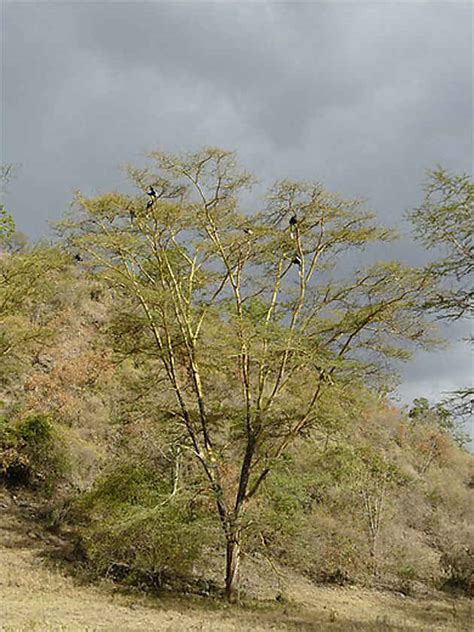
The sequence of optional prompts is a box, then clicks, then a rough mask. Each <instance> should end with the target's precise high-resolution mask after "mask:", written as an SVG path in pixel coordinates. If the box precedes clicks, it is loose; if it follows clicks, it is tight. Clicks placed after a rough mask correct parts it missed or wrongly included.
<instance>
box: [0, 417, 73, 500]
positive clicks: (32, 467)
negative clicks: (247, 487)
mask: <svg viewBox="0 0 474 632" xmlns="http://www.w3.org/2000/svg"><path fill="white" fill-rule="evenodd" d="M68 471H69V458H68V454H67V450H66V447H65V445H64V441H63V439H62V438H61V436H60V434H59V432H58V430H57V428H56V427H55V425H54V423H53V422H52V421H51V420H50V419H49V418H48V417H47V416H46V415H43V414H31V415H29V416H27V417H25V418H23V419H20V420H19V421H16V422H11V423H10V422H8V421H7V420H6V419H5V418H2V419H1V420H0V473H1V475H2V476H3V478H4V479H5V480H6V481H7V482H8V483H10V484H23V485H30V486H33V487H37V488H40V489H42V490H43V491H45V492H52V491H53V490H54V488H55V487H56V485H57V484H58V483H59V482H60V481H61V480H63V479H64V477H65V476H66V474H67V473H68Z"/></svg>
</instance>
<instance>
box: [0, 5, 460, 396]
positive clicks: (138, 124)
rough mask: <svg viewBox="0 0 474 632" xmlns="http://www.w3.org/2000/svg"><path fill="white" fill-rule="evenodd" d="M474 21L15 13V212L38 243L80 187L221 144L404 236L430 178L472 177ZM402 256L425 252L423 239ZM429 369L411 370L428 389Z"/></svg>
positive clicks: (278, 8)
mask: <svg viewBox="0 0 474 632" xmlns="http://www.w3.org/2000/svg"><path fill="white" fill-rule="evenodd" d="M471 12H472V9H471V6H470V4H469V3H459V2H455V3H441V2H427V3H425V2H419V3H418V2H417V3H415V2H412V3H401V2H391V3H382V2H380V3H362V2H352V3H350V2H348V3H338V2H331V3H288V4H282V3H275V4H270V3H248V4H247V3H232V2H219V3H202V2H194V3H180V2H173V3H171V2H170V3H161V2H146V3H145V2H129V3H123V2H105V1H102V2H97V3H77V2H62V3H60V2H55V3H52V2H51V3H48V2H34V3H33V2H32V3H26V2H7V3H4V5H3V75H2V88H3V90H2V107H3V112H2V139H3V141H2V160H4V161H12V162H20V163H22V165H23V167H22V170H21V172H20V175H19V178H18V180H17V182H16V183H12V185H11V186H10V191H11V193H10V195H9V196H8V198H7V200H6V201H7V203H8V207H9V208H10V209H12V211H13V212H14V214H15V217H16V219H17V221H18V225H19V227H20V228H21V229H22V230H24V231H26V232H28V233H29V234H30V235H31V236H33V237H37V236H39V235H41V234H44V233H45V231H46V230H47V225H46V220H47V219H55V218H57V217H58V216H59V215H60V214H61V212H62V211H63V210H65V208H67V206H68V204H69V202H70V200H71V197H72V191H73V190H74V189H76V188H80V189H82V190H84V191H85V192H88V193H90V192H92V193H93V192H98V191H101V190H108V189H111V188H120V187H122V186H123V179H122V176H121V174H120V173H119V172H118V171H117V169H116V167H117V165H118V164H119V163H123V162H126V161H131V162H133V161H137V160H139V159H140V158H141V154H142V152H143V151H145V150H151V149H156V148H163V149H166V150H175V151H181V150H188V149H196V148H198V147H200V146H202V145H204V144H206V145H208V144H210V145H219V146H222V147H225V148H231V149H237V150H239V153H240V157H241V160H242V161H243V162H244V164H245V165H246V166H247V167H248V168H250V169H251V170H253V171H255V172H256V173H257V175H258V176H259V177H261V178H262V179H263V181H264V182H268V181H269V180H271V179H273V178H276V177H283V176H290V177H295V178H313V179H317V180H319V181H322V182H323V183H324V184H325V185H326V186H327V187H328V188H329V189H332V190H335V191H338V192H340V193H342V194H344V195H347V196H355V197H360V196H363V197H367V198H369V206H370V207H371V208H372V209H374V210H376V211H377V213H378V214H379V216H380V217H381V219H382V220H383V221H385V222H387V223H392V224H393V223H400V218H401V216H402V213H403V211H404V210H405V209H406V208H407V207H410V206H414V205H416V204H417V203H418V202H419V200H420V198H421V190H420V184H421V181H422V180H423V178H424V171H425V169H427V168H429V167H433V166H434V165H435V164H436V163H437V162H441V163H442V164H444V165H445V166H447V167H448V168H451V169H453V170H455V171H466V170H470V168H471V156H472V80H471V71H472V67H471V66H472V63H471V49H472V27H471ZM386 252H387V251H385V250H384V254H386ZM390 252H393V254H397V255H398V256H401V257H403V258H404V259H405V260H406V261H409V262H415V261H419V260H420V257H421V256H422V255H421V253H420V251H419V250H418V249H416V248H415V247H414V246H413V244H411V243H410V242H409V241H404V242H402V243H401V244H399V245H398V246H396V248H395V247H394V249H393V250H392V251H390ZM423 357H424V356H423ZM432 357H433V356H430V359H429V360H426V359H425V360H423V362H424V364H423V362H422V361H421V360H420V361H419V362H422V364H421V365H420V364H419V362H418V364H413V365H411V366H412V368H413V367H415V368H416V373H417V374H416V375H415V374H414V373H413V371H415V368H413V371H412V373H411V374H410V377H413V379H414V380H416V381H417V382H418V383H419V384H420V385H421V384H422V382H423V379H424V376H423V375H419V373H420V371H421V370H422V369H420V366H424V367H425V371H426V378H427V380H428V381H430V380H431V378H428V377H427V375H428V367H432V366H434V364H435V363H434V362H433V361H432ZM440 357H441V356H440ZM443 358H445V359H446V358H447V359H446V361H443V366H442V367H441V366H440V367H439V374H438V375H440V376H444V378H442V377H441V378H440V379H445V381H449V379H450V378H449V379H448V377H449V376H448V372H449V371H451V370H452V372H453V374H454V372H455V371H459V370H464V373H465V374H466V376H467V375H468V373H469V365H468V364H467V360H466V358H465V356H462V354H461V353H460V352H458V351H457V352H456V353H455V354H454V356H452V355H450V356H446V355H445V356H443ZM459 366H461V367H464V369H459ZM425 381H426V380H425ZM429 383H430V384H434V381H433V380H431V382H429Z"/></svg>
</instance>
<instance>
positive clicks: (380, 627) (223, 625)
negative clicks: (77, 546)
mask: <svg viewBox="0 0 474 632" xmlns="http://www.w3.org/2000/svg"><path fill="white" fill-rule="evenodd" d="M23 504H25V505H26V503H19V504H17V503H15V502H13V500H12V498H11V496H10V494H8V493H6V492H1V491H0V588H1V590H0V626H1V627H0V629H1V630H2V631H3V632H14V631H15V632H16V631H22V632H23V631H25V632H26V631H28V632H29V631H30V630H38V631H41V632H48V631H52V630H54V631H59V630H61V631H63V630H67V631H69V630H71V631H72V630H77V631H79V630H80V631H92V630H114V631H116V630H120V631H122V630H124V631H125V630H147V631H148V632H150V631H153V630H160V631H161V630H166V631H169V632H172V631H176V632H177V631H188V630H190V631H192V630H202V631H205V630H215V631H216V632H217V631H219V632H228V631H231V630H256V631H257V632H258V631H259V630H315V631H316V630H318V631H320V630H322V631H324V630H334V631H341V632H342V631H349V630H360V631H369V632H370V631H374V632H375V631H391V630H408V631H410V630H426V631H429V632H442V631H448V630H453V631H454V630H469V629H470V627H469V622H470V620H472V602H470V601H469V600H467V599H457V600H456V601H454V600H452V599H449V598H447V597H444V596H440V597H438V598H429V599H423V600H416V599H413V598H409V597H406V598H404V597H402V596H397V595H394V594H390V593H382V592H377V591H369V590H363V589H360V588H327V587H318V586H314V585H312V584H310V583H309V582H306V581H304V580H302V579H301V578H300V577H298V576H292V577H291V576H287V577H286V582H285V583H286V584H287V590H286V592H287V594H288V597H289V602H288V603H287V604H286V605H283V604H276V603H275V602H272V603H270V602H261V603H259V604H256V603H253V604H252V603H249V604H247V605H245V606H242V607H240V608H227V607H226V606H225V605H223V604H221V603H216V602H214V601H212V600H208V601H204V600H196V599H184V598H182V599H178V598H172V597H164V598H159V599H158V598H153V597H149V596H144V595H140V594H137V593H133V592H127V591H123V590H120V589H118V588H117V586H116V585H113V584H109V583H107V582H103V583H101V584H99V585H90V584H89V585H87V584H81V583H80V582H78V581H77V580H74V579H73V578H72V577H70V576H68V575H67V574H66V573H65V567H64V566H63V564H56V565H55V564H53V562H52V561H51V560H52V558H51V554H52V553H54V550H55V549H57V547H58V545H59V544H61V543H60V541H59V540H58V539H57V538H55V537H54V536H52V535H51V534H48V533H46V532H44V531H42V530H41V528H40V526H39V525H38V523H37V522H35V521H34V519H33V517H32V515H31V514H32V508H31V507H29V506H21V505H23Z"/></svg>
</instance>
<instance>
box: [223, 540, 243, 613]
mask: <svg viewBox="0 0 474 632" xmlns="http://www.w3.org/2000/svg"><path fill="white" fill-rule="evenodd" d="M239 540H240V537H239V535H238V534H236V535H234V537H233V538H232V539H230V540H228V541H227V549H226V572H225V596H226V599H227V601H228V602H229V603H237V601H238V600H239V590H240V541H239Z"/></svg>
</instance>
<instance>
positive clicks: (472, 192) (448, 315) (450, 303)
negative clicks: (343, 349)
mask: <svg viewBox="0 0 474 632" xmlns="http://www.w3.org/2000/svg"><path fill="white" fill-rule="evenodd" d="M424 192H425V196H424V199H423V202H422V204H421V206H419V207H418V208H416V209H414V210H413V211H411V212H409V213H408V218H409V219H410V221H411V222H412V225H413V229H414V234H415V237H416V238H418V239H419V240H420V241H421V243H423V245H424V246H425V247H426V248H428V249H429V250H438V252H440V254H439V256H438V258H437V259H436V260H435V261H434V262H433V263H431V264H430V266H429V269H430V272H431V274H433V276H434V277H435V278H437V279H439V280H440V282H441V287H438V289H437V291H436V292H434V293H432V294H431V295H430V296H429V298H428V299H427V300H426V301H425V302H424V308H425V309H427V310H429V311H431V312H433V313H435V314H436V317H437V318H439V319H444V320H449V321H455V320H459V319H460V318H465V317H468V316H470V315H471V313H472V305H473V299H474V289H473V286H472V274H473V272H474V244H473V239H472V235H473V234H474V182H473V181H472V178H471V177H469V176H468V175H456V174H452V173H449V172H447V171H446V170H445V169H442V168H437V169H435V170H433V171H430V172H429V174H428V180H427V183H426V185H425V187H424ZM473 397H474V389H473V388H472V387H469V386H468V387H464V388H461V389H459V390H458V391H456V392H455V393H454V396H453V397H451V398H449V399H448V400H447V402H445V403H447V404H448V406H449V407H450V409H451V411H452V412H453V413H454V414H455V415H460V416H466V415H470V414H472V402H473Z"/></svg>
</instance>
